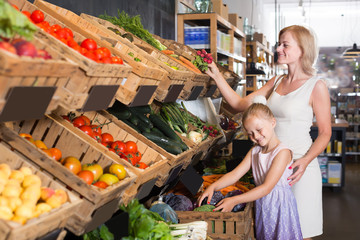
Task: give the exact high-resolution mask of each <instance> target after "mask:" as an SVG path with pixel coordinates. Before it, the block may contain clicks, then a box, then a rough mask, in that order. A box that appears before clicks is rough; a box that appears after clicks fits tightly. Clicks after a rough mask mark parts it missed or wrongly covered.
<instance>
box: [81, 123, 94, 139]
mask: <svg viewBox="0 0 360 240" xmlns="http://www.w3.org/2000/svg"><path fill="white" fill-rule="evenodd" d="M79 129H80V130H81V131H83V132H84V133H86V134H87V135H89V136H90V137H94V132H93V130H92V129H91V127H90V126H87V125H83V126H80V127H79Z"/></svg>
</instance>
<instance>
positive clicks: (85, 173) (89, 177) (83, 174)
mask: <svg viewBox="0 0 360 240" xmlns="http://www.w3.org/2000/svg"><path fill="white" fill-rule="evenodd" d="M77 175H78V177H79V178H81V179H82V180H84V181H85V182H86V183H87V184H89V185H91V184H92V183H93V181H94V174H93V173H92V172H91V171H89V170H81V171H80V172H79V173H78V174H77Z"/></svg>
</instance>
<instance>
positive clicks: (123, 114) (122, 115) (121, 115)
mask: <svg viewBox="0 0 360 240" xmlns="http://www.w3.org/2000/svg"><path fill="white" fill-rule="evenodd" d="M108 112H109V113H111V114H112V115H114V116H115V117H117V119H119V120H127V119H129V118H130V117H131V115H132V114H131V112H130V111H129V110H127V109H124V110H121V111H114V110H112V109H108Z"/></svg>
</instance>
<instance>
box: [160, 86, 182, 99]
mask: <svg viewBox="0 0 360 240" xmlns="http://www.w3.org/2000/svg"><path fill="white" fill-rule="evenodd" d="M183 88H184V84H174V85H171V86H170V87H169V90H168V93H167V95H166V97H165V99H164V103H167V102H175V101H176V99H177V98H178V96H179V95H180V93H181V91H182V90H183Z"/></svg>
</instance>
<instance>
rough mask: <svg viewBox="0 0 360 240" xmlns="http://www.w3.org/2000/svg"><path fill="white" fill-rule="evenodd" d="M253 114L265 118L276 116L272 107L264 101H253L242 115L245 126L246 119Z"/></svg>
mask: <svg viewBox="0 0 360 240" xmlns="http://www.w3.org/2000/svg"><path fill="white" fill-rule="evenodd" d="M251 116H256V117H259V118H265V119H272V118H275V117H274V114H273V113H272V111H271V110H270V108H269V107H268V106H266V105H264V104H262V103H253V104H251V105H250V107H249V108H248V109H246V111H245V112H244V114H243V116H242V123H243V126H244V123H245V121H246V120H247V119H248V118H249V117H251Z"/></svg>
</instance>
